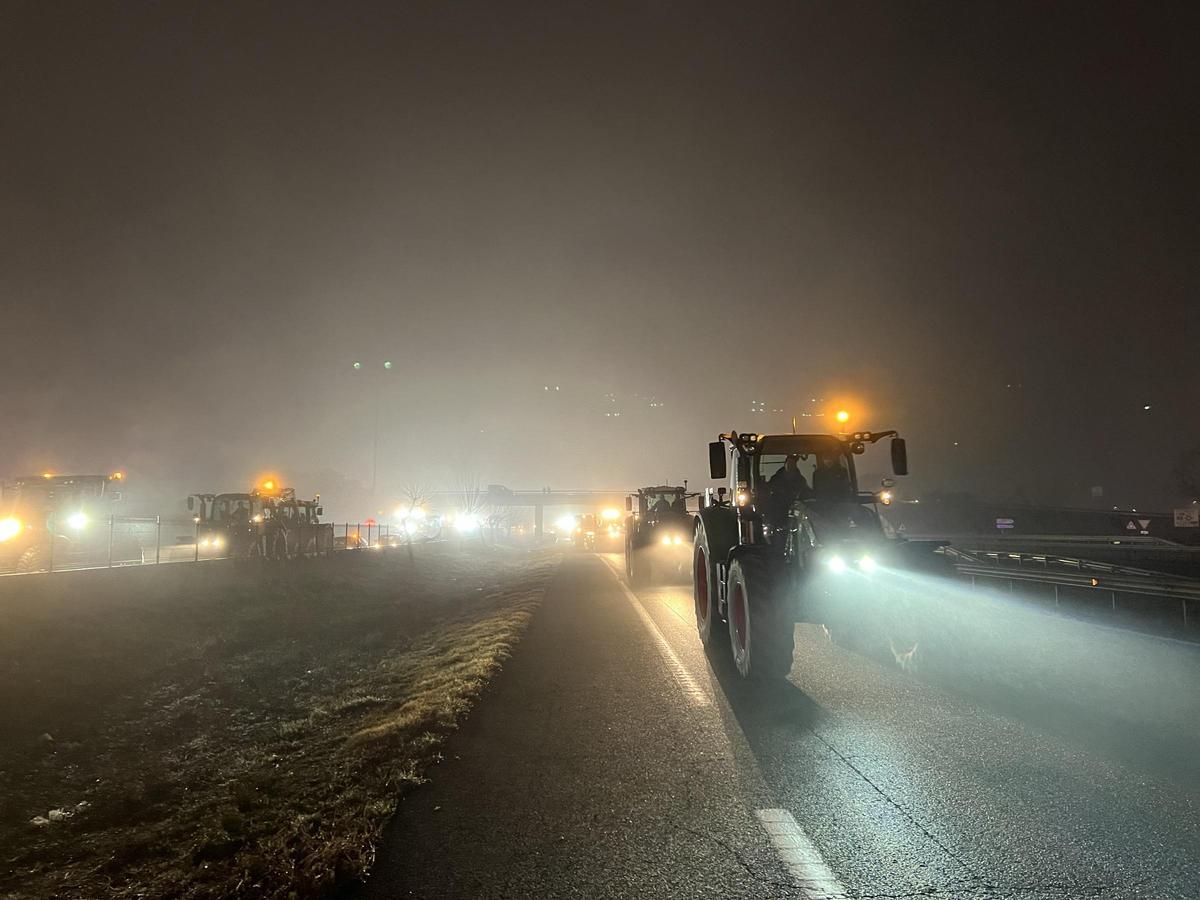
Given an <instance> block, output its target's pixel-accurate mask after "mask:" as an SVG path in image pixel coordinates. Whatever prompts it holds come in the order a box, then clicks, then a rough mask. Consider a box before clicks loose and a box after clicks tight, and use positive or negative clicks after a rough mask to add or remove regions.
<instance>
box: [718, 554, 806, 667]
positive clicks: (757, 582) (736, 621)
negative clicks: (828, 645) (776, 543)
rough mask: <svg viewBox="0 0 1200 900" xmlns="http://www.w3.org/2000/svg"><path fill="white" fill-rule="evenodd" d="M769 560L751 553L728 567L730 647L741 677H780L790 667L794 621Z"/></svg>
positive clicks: (793, 642) (793, 640)
mask: <svg viewBox="0 0 1200 900" xmlns="http://www.w3.org/2000/svg"><path fill="white" fill-rule="evenodd" d="M776 568H777V567H775V566H772V565H771V562H770V560H767V559H764V558H763V557H761V556H758V555H754V554H745V555H743V556H739V557H737V558H735V559H734V561H733V563H732V564H731V565H730V567H729V590H728V597H729V646H730V649H731V650H732V651H733V664H734V666H735V667H736V668H737V671H738V674H739V675H741V676H742V677H743V678H754V679H763V680H766V679H776V680H778V679H781V678H786V677H787V674H788V672H790V671H791V670H792V656H793V654H794V653H795V649H796V647H795V643H796V642H795V630H796V629H795V623H794V622H792V618H791V615H790V614H789V613H788V610H787V609H786V608H785V605H784V603H783V602H782V599H783V598H782V597H781V596H780V589H781V585H780V580H781V579H780V577H779V575H778V573H777V572H776V571H774V570H775V569H776Z"/></svg>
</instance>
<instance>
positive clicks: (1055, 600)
mask: <svg viewBox="0 0 1200 900" xmlns="http://www.w3.org/2000/svg"><path fill="white" fill-rule="evenodd" d="M1054 605H1055V607H1057V606H1058V585H1057V584H1056V585H1054Z"/></svg>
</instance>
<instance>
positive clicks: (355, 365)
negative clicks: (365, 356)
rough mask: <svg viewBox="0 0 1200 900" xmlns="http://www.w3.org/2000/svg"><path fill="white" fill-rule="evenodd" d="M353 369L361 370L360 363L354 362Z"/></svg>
mask: <svg viewBox="0 0 1200 900" xmlns="http://www.w3.org/2000/svg"><path fill="white" fill-rule="evenodd" d="M354 368H355V369H361V368H362V363H360V362H356V363H355V364H354Z"/></svg>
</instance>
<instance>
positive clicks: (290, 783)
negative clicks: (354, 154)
mask: <svg viewBox="0 0 1200 900" xmlns="http://www.w3.org/2000/svg"><path fill="white" fill-rule="evenodd" d="M355 557H357V558H355V559H341V558H338V559H333V560H323V561H318V562H316V563H314V564H311V565H308V566H305V567H303V569H301V570H277V571H274V572H273V571H272V570H265V571H264V570H249V571H248V570H240V571H221V573H220V575H219V576H214V575H212V574H208V575H206V574H204V573H201V572H200V570H198V569H195V568H193V567H186V568H187V570H188V571H186V572H184V571H179V572H175V573H166V574H165V575H164V578H166V579H167V580H165V581H164V580H163V579H157V578H156V579H154V580H145V581H144V582H143V583H136V584H131V582H130V580H129V579H125V580H117V579H111V580H109V581H107V582H106V583H104V584H102V585H101V584H98V585H97V586H96V587H92V586H89V585H88V582H86V581H83V580H72V581H70V582H66V581H63V582H60V583H59V585H58V586H56V587H54V586H53V582H54V579H53V578H50V579H45V580H43V581H42V582H41V583H40V584H39V585H38V586H37V589H36V590H35V591H34V592H33V596H29V597H20V596H17V595H15V594H14V589H12V588H10V587H9V586H8V585H6V586H5V588H6V590H5V595H4V596H0V607H2V611H0V621H2V622H3V626H4V627H3V631H0V653H3V656H0V658H2V659H3V660H4V666H5V672H4V675H5V680H4V684H3V686H2V687H0V709H3V710H4V714H3V716H0V741H3V744H2V748H0V783H3V784H4V785H5V790H4V793H3V797H2V798H0V895H3V896H6V897H13V898H18V897H19V898H24V897H45V896H63V897H97V896H108V897H135V896H136V897H155V896H163V897H166V896H171V897H229V896H254V897H289V896H295V897H314V896H322V895H327V894H329V893H331V892H332V891H334V890H335V889H336V888H339V887H342V886H345V885H346V884H348V883H350V882H352V881H354V880H355V879H357V878H359V877H361V876H362V874H363V873H365V871H366V870H367V869H368V868H369V866H370V864H371V862H372V859H373V847H374V843H375V841H376V839H377V838H378V836H379V834H380V831H381V829H382V828H383V826H384V824H385V823H386V821H387V819H388V818H389V816H390V815H391V813H392V812H393V810H394V809H395V806H396V804H397V803H398V801H399V799H400V797H401V795H402V793H403V791H404V789H405V788H406V787H407V786H410V785H412V784H415V783H417V782H419V781H420V779H421V773H422V772H423V771H424V769H425V768H426V767H427V766H428V765H429V764H430V763H431V762H433V761H435V760H436V759H437V758H438V753H439V747H440V745H441V743H442V741H443V740H444V738H445V737H446V735H447V734H448V733H449V732H450V731H452V730H453V729H454V728H455V727H456V725H457V723H458V722H459V721H460V720H461V718H462V716H463V715H464V713H465V712H466V711H467V710H468V709H469V708H470V706H471V704H472V702H473V700H474V699H475V697H476V696H477V695H478V693H479V692H480V690H482V688H483V686H484V685H485V684H486V683H487V681H488V679H489V678H490V677H491V676H492V675H493V674H495V672H496V671H497V670H498V668H499V667H500V665H501V664H502V662H503V660H504V659H505V657H506V656H507V655H508V654H509V652H510V651H511V648H512V646H513V645H514V643H515V642H516V641H517V640H518V639H519V637H520V634H521V632H522V630H523V629H524V628H525V626H526V624H527V622H528V620H529V617H530V615H531V614H532V612H533V610H534V609H535V608H536V605H537V603H538V602H539V601H540V599H541V595H542V592H543V591H544V588H545V585H546V583H547V581H548V579H549V577H550V574H551V572H552V571H553V568H554V565H555V562H556V557H555V556H554V555H553V554H552V553H546V552H542V553H528V552H520V551H502V550H495V549H489V548H475V549H472V550H470V551H464V550H461V549H454V548H450V547H446V546H430V547H426V548H423V552H421V553H418V555H417V557H416V559H415V560H409V558H408V557H407V555H406V554H403V553H398V554H395V555H387V556H378V557H376V556H373V555H372V556H370V557H367V556H366V554H363V555H358V554H355ZM180 568H181V570H182V569H183V568H184V567H180ZM217 571H218V570H216V569H210V570H209V572H210V573H216V572H217ZM47 585H51V586H52V587H47ZM77 586H82V587H77ZM84 589H86V592H81V591H84ZM9 595H13V596H9ZM39 819H44V820H46V821H39ZM35 823H37V824H35Z"/></svg>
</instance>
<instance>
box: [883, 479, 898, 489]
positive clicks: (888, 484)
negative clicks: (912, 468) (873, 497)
mask: <svg viewBox="0 0 1200 900" xmlns="http://www.w3.org/2000/svg"><path fill="white" fill-rule="evenodd" d="M879 486H880V487H882V488H883V489H884V490H887V489H888V488H894V487H895V486H896V479H895V478H884V479H882V480H881V481H880V482H879Z"/></svg>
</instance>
